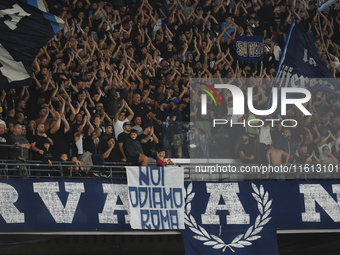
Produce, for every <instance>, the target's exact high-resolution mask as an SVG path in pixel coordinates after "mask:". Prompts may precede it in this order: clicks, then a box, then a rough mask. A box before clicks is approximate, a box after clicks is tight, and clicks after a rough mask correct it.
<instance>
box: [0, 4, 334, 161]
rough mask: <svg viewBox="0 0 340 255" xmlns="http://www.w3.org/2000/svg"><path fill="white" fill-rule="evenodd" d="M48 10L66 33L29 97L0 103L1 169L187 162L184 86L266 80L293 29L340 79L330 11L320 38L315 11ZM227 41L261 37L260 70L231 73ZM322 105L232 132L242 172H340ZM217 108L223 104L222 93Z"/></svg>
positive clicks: (37, 66) (241, 66)
mask: <svg viewBox="0 0 340 255" xmlns="http://www.w3.org/2000/svg"><path fill="white" fill-rule="evenodd" d="M45 2H46V6H47V8H48V10H49V12H50V13H52V14H54V15H57V16H59V17H61V18H62V19H63V20H64V21H65V28H64V29H63V30H62V31H60V32H59V33H58V34H57V35H56V36H55V37H54V38H53V39H52V40H51V41H50V42H49V43H48V44H47V45H46V46H44V47H43V48H42V49H41V50H40V52H39V54H38V56H37V58H36V60H35V61H34V63H33V66H32V70H33V81H32V85H31V86H30V87H24V88H11V89H8V90H2V91H0V92H1V93H0V119H1V120H2V121H1V120H0V143H1V144H15V145H17V146H16V147H14V148H10V149H9V148H8V147H0V157H1V158H3V159H17V158H18V157H24V158H26V159H33V160H41V161H45V162H51V161H52V160H61V161H67V160H72V161H74V162H76V163H78V162H79V160H82V158H84V156H88V154H90V155H91V160H92V161H93V163H97V164H102V163H103V162H128V163H130V164H133V165H148V164H149V162H150V161H151V160H152V159H155V160H156V159H157V158H158V159H159V160H158V161H157V163H158V164H160V165H166V164H168V163H170V160H166V159H165V155H166V156H167V157H178V158H181V157H188V156H189V153H188V150H189V149H188V146H187V145H186V142H187V139H188V138H187V137H186V135H185V134H186V132H187V130H188V122H189V121H190V109H189V108H190V107H189V98H190V93H194V94H197V93H198V92H197V91H193V89H192V87H191V86H190V82H189V81H190V79H192V78H202V79H210V78H224V77H227V78H238V77H245V78H249V77H264V78H267V77H274V76H275V73H276V70H277V68H278V64H279V60H280V56H281V54H282V51H283V48H284V45H285V42H286V39H287V34H288V32H289V28H290V25H291V23H292V21H293V19H295V20H296V21H297V22H299V23H300V24H301V25H302V26H303V27H304V28H305V30H306V31H308V32H310V33H312V34H313V36H314V38H315V45H316V49H317V51H318V54H319V55H320V57H321V58H322V60H323V61H324V62H325V64H326V65H327V67H328V68H329V70H330V71H331V72H332V73H333V74H334V76H337V77H338V76H339V73H340V67H339V66H340V62H339V56H340V54H339V47H340V44H339V42H340V32H339V25H340V3H339V2H338V3H335V4H333V5H332V6H331V7H329V8H328V9H327V10H326V11H325V12H324V13H323V14H321V20H320V23H321V27H322V31H321V32H320V31H319V24H318V17H317V8H316V5H315V2H314V1H299V0H293V1H292V0H286V1H284V0H278V1H274V0H272V1H270V0H265V1H262V0H253V1H244V0H241V1H237V0H236V1H235V0H227V1H224V0H195V1H193V0H184V1H180V0H164V1H158V0H136V1H133V0H131V1H127V0H112V1H110V0H107V1H100V0H45ZM236 35H248V36H253V35H262V36H263V37H264V59H263V62H261V63H260V62H253V63H249V62H237V61H236V56H235V36H236ZM321 35H323V38H321ZM323 42H324V44H323ZM265 85H266V84H263V85H262V84H259V85H257V90H256V91H257V93H256V95H254V98H253V100H254V102H256V104H257V108H258V109H260V108H261V106H263V105H265V104H266V103H267V101H268V97H269V94H270V92H271V87H270V85H269V86H268V85H266V86H265ZM331 97H332V96H331V95H329V94H326V93H324V92H321V91H320V92H318V93H317V94H316V95H314V97H313V99H312V100H311V102H310V104H309V109H310V110H311V111H312V112H313V115H312V116H311V117H308V118H303V117H302V116H301V114H300V113H299V111H297V110H296V109H294V108H292V109H291V110H290V113H289V114H291V117H296V118H297V119H299V121H300V120H301V121H302V122H301V125H299V128H295V129H285V130H284V129H283V127H282V126H280V124H276V125H275V127H274V128H271V127H269V126H265V127H263V128H261V129H260V130H257V129H254V130H251V129H248V130H247V132H245V133H244V134H243V135H242V134H241V132H238V131H235V130H229V131H228V132H229V133H230V135H229V137H230V140H229V142H231V144H232V146H234V147H235V148H234V149H233V153H235V155H236V156H238V155H239V156H240V157H241V159H242V160H244V161H246V162H257V161H259V160H260V161H262V160H264V161H266V160H269V161H271V163H278V160H274V158H277V157H278V156H277V155H278V153H281V154H283V155H284V156H286V158H287V160H288V161H289V160H291V159H292V158H295V160H296V159H297V158H298V160H301V161H303V158H304V157H306V158H307V159H306V160H307V161H308V162H310V161H314V160H316V159H317V158H318V159H320V160H321V161H324V162H336V163H337V157H338V155H337V154H335V152H333V153H332V151H333V150H334V151H336V152H338V151H339V146H338V145H339V143H340V131H338V128H340V111H339V110H338V109H337V108H336V100H333V98H331ZM331 99H332V100H331ZM198 100H199V99H198ZM223 100H224V102H225V103H226V104H230V103H232V98H230V95H229V94H228V93H226V94H225V95H224V96H223ZM210 114H211V113H210ZM229 114H230V113H229ZM211 115H213V114H211ZM251 115H252V114H251V113H250V112H249V113H247V114H246V115H245V116H242V118H244V119H248V118H253V117H254V116H251ZM196 131H197V132H203V130H196ZM238 139H242V141H241V140H238ZM330 140H332V141H330ZM249 141H250V142H249ZM328 142H329V143H328ZM247 144H250V145H247ZM255 144H256V146H257V147H256V148H260V150H257V151H260V152H261V153H255V152H254V149H253V148H254V147H251V148H250V146H255ZM271 145H274V146H271ZM323 145H327V148H328V149H327V148H326V147H325V146H323ZM333 145H335V147H333ZM318 146H319V148H318ZM296 151H297V152H296ZM267 152H268V157H267ZM255 154H258V155H255ZM294 155H295V156H294ZM314 155H315V156H316V157H314ZM293 156H294V157H293Z"/></svg>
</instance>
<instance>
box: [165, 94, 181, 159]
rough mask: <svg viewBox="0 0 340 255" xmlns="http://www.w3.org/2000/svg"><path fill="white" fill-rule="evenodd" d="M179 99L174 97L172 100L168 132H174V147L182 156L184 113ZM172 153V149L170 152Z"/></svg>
mask: <svg viewBox="0 0 340 255" xmlns="http://www.w3.org/2000/svg"><path fill="white" fill-rule="evenodd" d="M178 104H179V100H178V99H177V98H173V99H171V100H170V107H171V109H172V111H171V114H170V119H167V120H166V121H168V122H170V126H169V129H170V130H168V132H169V131H170V132H172V134H173V135H172V144H173V148H174V149H175V150H177V153H178V157H179V158H182V113H181V111H180V110H179V108H178ZM168 153H169V155H170V153H171V152H170V151H169V152H168Z"/></svg>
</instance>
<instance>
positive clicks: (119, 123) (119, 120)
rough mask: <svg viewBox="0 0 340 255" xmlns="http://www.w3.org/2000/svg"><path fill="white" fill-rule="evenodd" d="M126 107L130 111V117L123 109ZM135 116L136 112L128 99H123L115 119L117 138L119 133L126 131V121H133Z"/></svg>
mask: <svg viewBox="0 0 340 255" xmlns="http://www.w3.org/2000/svg"><path fill="white" fill-rule="evenodd" d="M124 107H125V108H126V109H127V110H128V112H129V116H128V117H126V113H125V111H123V108H124ZM133 116H134V112H133V111H132V110H131V108H130V107H129V106H128V104H127V103H126V101H125V100H123V101H122V106H121V107H120V108H119V110H118V112H117V113H116V115H115V119H114V121H113V129H114V131H115V136H116V139H118V136H119V134H120V133H122V132H123V131H124V129H123V124H124V122H131V120H132V118H133Z"/></svg>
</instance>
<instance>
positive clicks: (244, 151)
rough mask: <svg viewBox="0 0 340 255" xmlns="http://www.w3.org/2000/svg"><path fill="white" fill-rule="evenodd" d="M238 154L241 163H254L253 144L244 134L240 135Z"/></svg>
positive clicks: (246, 134)
mask: <svg viewBox="0 0 340 255" xmlns="http://www.w3.org/2000/svg"><path fill="white" fill-rule="evenodd" d="M239 154H240V158H241V160H242V162H243V163H254V162H255V144H254V143H252V142H250V141H249V135H248V133H246V132H244V133H243V134H242V144H240V149H239Z"/></svg>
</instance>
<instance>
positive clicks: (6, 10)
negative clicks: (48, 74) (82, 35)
mask: <svg viewBox="0 0 340 255" xmlns="http://www.w3.org/2000/svg"><path fill="white" fill-rule="evenodd" d="M42 3H43V2H42V1H41V0H25V1H18V0H6V1H0V33H1V37H0V65H1V67H0V88H9V87H21V86H29V85H30V84H31V73H32V71H31V65H32V62H33V60H34V59H35V57H36V55H37V54H38V52H39V50H40V48H41V47H42V46H44V45H45V44H46V43H47V42H48V41H49V40H50V39H51V38H52V37H53V36H54V35H55V34H56V33H57V32H58V31H60V29H61V28H62V26H63V21H62V20H61V19H59V18H57V17H55V16H54V15H52V14H49V13H47V12H45V11H43V10H46V9H45V7H44V5H43V4H42ZM31 4H33V5H35V6H32V5H31Z"/></svg>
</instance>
